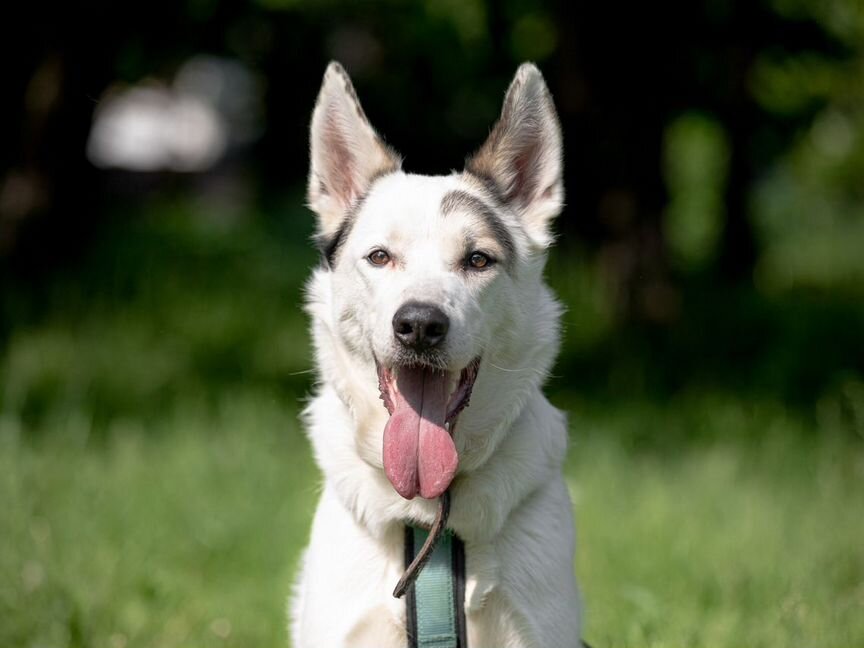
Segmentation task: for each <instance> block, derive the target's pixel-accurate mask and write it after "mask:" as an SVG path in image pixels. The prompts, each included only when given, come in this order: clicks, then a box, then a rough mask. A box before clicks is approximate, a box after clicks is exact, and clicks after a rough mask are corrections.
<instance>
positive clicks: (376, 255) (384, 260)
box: [366, 250, 390, 266]
mask: <svg viewBox="0 0 864 648" xmlns="http://www.w3.org/2000/svg"><path fill="white" fill-rule="evenodd" d="M366 258H367V259H369V263H371V264H372V265H376V266H383V265H387V264H388V263H389V262H390V255H389V254H387V253H386V252H385V251H384V250H373V251H372V252H371V254H369V256H367V257H366Z"/></svg>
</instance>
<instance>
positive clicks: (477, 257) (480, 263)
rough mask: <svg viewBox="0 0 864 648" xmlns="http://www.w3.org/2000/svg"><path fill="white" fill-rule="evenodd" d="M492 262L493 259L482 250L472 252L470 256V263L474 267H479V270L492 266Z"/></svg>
mask: <svg viewBox="0 0 864 648" xmlns="http://www.w3.org/2000/svg"><path fill="white" fill-rule="evenodd" d="M492 263H493V262H492V259H490V258H489V257H488V256H486V255H485V254H483V253H482V252H472V253H471V254H470V255H469V256H468V265H469V266H471V267H472V268H477V269H478V270H480V269H482V268H485V267H487V266H490V265H492Z"/></svg>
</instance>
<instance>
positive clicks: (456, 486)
mask: <svg viewBox="0 0 864 648" xmlns="http://www.w3.org/2000/svg"><path fill="white" fill-rule="evenodd" d="M562 198H563V185H562V160H561V132H560V128H559V124H558V119H557V115H556V113H555V108H554V105H553V103H552V98H551V96H550V94H549V91H548V90H547V88H546V84H545V82H544V80H543V76H542V75H541V74H540V72H539V70H538V69H537V68H536V67H535V66H533V65H531V64H524V65H522V66H521V67H520V68H519V70H518V72H517V73H516V76H515V78H514V80H513V82H512V84H511V86H510V88H509V90H508V91H507V95H506V97H505V100H504V107H503V110H502V113H501V117H500V120H499V121H498V123H497V124H496V125H495V127H494V129H493V130H492V132H491V134H490V135H489V138H488V140H487V141H486V143H485V144H484V145H483V146H482V148H480V150H479V152H477V153H476V154H475V155H474V156H473V157H472V158H470V159H469V160H468V161H467V163H466V166H465V170H464V171H463V172H462V173H456V172H454V173H452V174H451V175H448V176H420V175H412V174H408V173H405V172H403V171H402V170H401V160H400V158H399V157H398V156H397V155H396V153H395V152H394V151H393V150H392V149H390V148H389V147H388V146H386V145H385V144H384V142H383V141H382V140H381V138H380V137H379V136H378V134H377V133H376V132H375V130H374V129H373V128H372V126H371V125H370V124H369V122H368V120H367V119H366V116H365V114H364V112H363V110H362V108H361V107H360V104H359V103H358V100H357V96H356V95H355V93H354V89H353V87H352V85H351V81H350V80H349V78H348V76H347V75H346V73H345V71H344V70H343V69H342V67H341V66H340V65H338V64H337V63H331V64H330V66H329V67H328V68H327V71H326V73H325V75H324V81H323V84H322V86H321V91H320V94H319V96H318V101H317V104H316V105H315V111H314V114H313V116H312V125H311V170H310V174H309V186H308V199H309V205H310V207H311V208H312V210H313V211H314V212H315V213H316V214H317V217H318V240H319V243H320V245H321V249H322V254H323V256H324V260H323V263H322V267H320V268H318V269H317V270H315V272H314V274H313V276H312V278H311V280H310V281H309V284H308V304H307V310H308V313H309V315H310V316H311V319H312V330H313V336H314V343H315V356H316V362H317V366H318V371H319V377H320V382H319V385H318V387H317V390H316V394H315V396H314V398H313V400H312V401H311V403H310V404H309V406H308V408H307V409H306V411H305V420H306V424H307V426H308V432H309V437H310V439H311V442H312V445H313V448H314V452H315V457H316V459H317V462H318V464H319V466H320V468H321V470H322V472H323V475H324V488H323V492H322V494H321V500H320V502H319V504H318V509H317V512H316V514H315V520H314V523H313V527H312V533H311V541H310V544H309V547H308V548H307V550H306V552H305V554H304V557H303V560H302V568H301V573H300V575H299V578H298V582H297V584H296V589H295V595H294V599H293V602H292V605H291V618H292V622H291V630H292V634H293V641H294V646H295V648H339V647H348V648H405V646H406V645H407V644H406V610H405V602H404V601H403V600H399V599H395V598H393V596H392V594H391V592H392V590H393V585H394V584H395V583H396V581H397V580H398V579H399V577H400V575H401V574H402V572H403V569H404V567H405V565H404V562H403V561H404V552H403V538H404V528H405V524H406V522H413V523H419V524H425V525H429V524H431V522H432V520H433V518H434V517H435V514H436V510H437V508H436V507H437V505H436V498H438V496H440V495H441V494H442V493H443V492H444V491H445V490H448V489H449V493H450V495H451V496H452V508H451V514H450V518H449V523H448V527H449V528H450V529H452V530H453V532H454V533H456V534H457V535H458V536H459V537H461V539H462V540H463V542H464V547H465V557H466V569H465V573H466V580H467V585H466V592H465V616H466V619H467V636H468V644H469V646H470V647H471V648H517V647H519V648H522V647H529V646H530V647H534V648H571V647H576V646H579V645H580V641H579V637H580V630H581V613H580V607H579V596H578V591H577V587H576V582H575V577H574V569H573V554H574V529H573V518H572V505H571V502H570V497H569V495H568V492H567V487H566V485H565V481H564V478H563V476H562V472H561V466H562V462H563V460H564V456H565V452H566V446H567V425H566V421H565V417H564V415H563V414H562V413H561V412H560V411H558V410H556V409H555V408H554V407H552V405H550V404H549V402H548V401H547V400H546V398H545V397H544V396H543V394H542V392H541V385H542V383H543V382H544V379H545V378H546V376H547V375H548V372H549V370H550V368H551V366H552V362H553V360H554V357H555V355H556V352H557V349H558V337H559V318H560V315H561V306H560V305H559V304H558V302H556V300H555V299H554V297H553V296H552V294H551V292H550V290H549V288H548V287H547V286H546V285H545V283H544V281H543V268H544V264H545V261H546V254H547V253H546V250H547V248H548V246H549V245H550V243H551V241H552V235H551V233H550V224H551V221H552V219H553V218H554V217H555V216H556V215H557V214H558V212H559V211H560V210H561V206H562ZM469 396H470V406H468V398H469ZM382 400H383V401H384V403H383V404H382ZM457 414H458V425H455V420H456V415H457Z"/></svg>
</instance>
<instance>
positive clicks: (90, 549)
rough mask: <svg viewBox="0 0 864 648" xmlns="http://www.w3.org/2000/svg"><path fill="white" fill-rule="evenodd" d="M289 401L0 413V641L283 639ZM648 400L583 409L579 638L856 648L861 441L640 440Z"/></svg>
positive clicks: (294, 467)
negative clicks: (43, 428) (139, 416)
mask: <svg viewBox="0 0 864 648" xmlns="http://www.w3.org/2000/svg"><path fill="white" fill-rule="evenodd" d="M295 413H296V410H295V408H294V404H293V403H283V402H281V401H280V399H279V398H277V397H272V396H265V395H263V394H243V393H241V394H238V395H235V396H234V397H233V398H230V399H227V398H226V401H225V403H224V404H223V405H221V406H219V407H217V408H216V409H215V410H214V411H208V410H207V409H206V408H201V407H197V406H190V407H189V408H188V409H186V410H179V411H175V412H172V413H168V414H166V415H165V417H164V418H163V419H162V420H161V421H160V422H159V423H158V424H154V425H151V426H143V425H140V424H137V423H135V422H134V421H126V422H118V423H116V424H115V426H114V427H112V428H111V429H110V430H109V435H108V438H107V440H103V439H100V438H95V439H94V438H93V437H92V436H90V435H89V434H88V425H89V423H88V421H87V420H86V419H85V418H81V419H79V420H72V421H68V422H67V423H65V424H64V429H63V430H62V431H61V432H62V433H57V432H56V431H55V433H54V434H53V435H49V436H42V437H40V438H38V439H36V440H35V441H31V440H28V439H25V438H23V437H22V436H21V433H20V432H21V431H20V428H18V427H17V426H16V423H15V421H14V420H11V419H6V420H4V421H3V422H2V426H0V475H2V477H0V501H2V502H3V503H4V506H3V514H2V517H0V645H3V646H22V647H24V646H97V647H98V646H109V647H112V648H117V647H120V646H129V647H130V648H133V647H137V646H160V647H164V648H171V647H174V646H177V647H181V646H238V647H239V646H282V645H287V636H286V632H285V629H284V627H285V611H284V608H285V601H286V597H287V595H288V593H289V589H290V582H291V576H292V572H293V569H294V567H295V564H296V559H297V556H298V552H299V551H300V549H301V547H302V545H303V543H304V540H305V537H306V533H307V529H308V526H309V522H310V517H311V514H312V511H313V507H314V502H315V497H316V489H317V484H318V476H317V473H316V470H315V468H314V467H313V465H312V461H311V458H310V456H309V450H308V447H307V444H306V442H305V440H304V439H303V437H302V435H301V433H300V431H299V427H298V424H297V422H296V419H295ZM706 414H707V412H706ZM720 414H721V415H722V412H721V413H720ZM644 415H645V412H644V411H643V409H642V408H640V407H632V408H626V412H625V414H621V413H618V414H617V415H616V416H615V417H614V418H610V417H603V416H597V415H588V416H581V417H580V416H578V415H577V416H576V417H575V419H574V427H575V428H577V429H576V430H574V442H573V448H572V452H571V457H570V461H569V463H568V477H569V481H570V484H571V488H572V490H573V493H574V497H575V502H576V504H575V507H576V513H577V517H578V521H579V530H580V553H579V562H578V568H577V571H578V573H579V576H580V578H581V581H582V587H583V591H584V594H585V598H586V601H587V629H586V637H587V638H588V639H589V640H590V641H591V642H592V644H593V645H596V646H610V647H612V646H634V647H638V646H718V647H720V646H729V647H730V648H731V647H736V646H743V645H746V646H813V645H818V646H822V647H828V646H837V647H838V648H840V647H848V646H856V645H862V642H864V544H862V538H864V515H862V514H861V513H862V511H864V449H862V447H861V444H860V443H858V442H850V441H849V439H848V438H845V439H844V438H843V437H839V438H832V439H822V440H819V441H814V440H813V439H812V438H808V437H802V436H801V435H800V434H799V430H798V429H797V427H798V425H799V422H798V421H794V420H791V421H787V423H788V425H789V426H790V427H791V428H792V429H791V430H789V431H788V432H789V433H788V434H781V432H783V430H782V428H778V427H777V424H778V423H783V421H773V423H774V424H775V425H774V429H775V433H773V434H772V435H771V436H770V437H768V438H765V439H763V440H762V441H761V442H758V443H757V442H743V441H741V440H733V441H730V442H723V441H718V442H711V443H702V444H697V445H693V446H692V447H684V448H683V449H669V448H666V449H656V448H651V449H636V448H634V447H633V446H632V445H631V444H629V443H627V442H626V441H625V440H626V439H627V438H628V436H627V435H626V433H624V432H622V429H623V428H622V425H621V421H622V419H623V420H629V421H630V422H631V423H634V424H635V423H636V422H637V421H638V420H640V419H641V418H642V417H643V416H644ZM674 415H675V412H674V411H673V412H671V414H670V413H669V412H667V416H674ZM766 422H767V423H772V421H763V420H753V421H752V424H754V425H761V424H762V423H766Z"/></svg>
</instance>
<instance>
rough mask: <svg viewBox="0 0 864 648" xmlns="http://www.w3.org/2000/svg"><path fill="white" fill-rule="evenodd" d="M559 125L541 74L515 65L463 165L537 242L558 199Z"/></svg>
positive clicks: (543, 239)
mask: <svg viewBox="0 0 864 648" xmlns="http://www.w3.org/2000/svg"><path fill="white" fill-rule="evenodd" d="M561 149H562V146H561V127H560V125H559V123H558V115H557V114H556V112H555V105H554V104H553V103H552V96H551V95H550V94H549V90H548V88H547V87H546V82H545V81H544V80H543V75H542V74H541V73H540V70H538V69H537V67H536V66H535V65H533V64H532V63H523V64H522V65H521V66H519V69H518V70H517V72H516V76H515V77H514V79H513V82H512V83H511V84H510V88H509V89H508V90H507V95H506V96H505V98H504V107H503V108H502V110H501V117H500V118H499V119H498V123H497V124H495V126H494V128H493V129H492V132H491V133H490V134H489V137H488V138H487V140H486V142H485V143H484V144H483V146H482V147H481V148H480V150H479V151H478V152H477V153H476V154H475V155H474V156H473V157H471V158H469V159H468V161H467V162H466V165H465V170H466V171H468V172H470V173H473V174H474V175H477V176H480V177H481V178H483V179H486V180H491V181H492V183H493V184H494V186H495V187H496V188H497V191H498V193H499V194H500V195H501V196H502V197H503V199H504V200H505V201H506V202H507V203H508V204H509V205H511V206H512V207H513V208H514V209H515V210H516V212H517V213H518V214H519V216H520V217H521V219H522V222H523V225H524V227H525V230H526V231H527V232H528V235H529V236H530V237H531V239H532V240H533V241H534V242H535V243H536V244H537V245H539V246H543V247H545V246H547V245H549V243H551V241H552V235H551V232H550V228H549V224H550V221H551V220H552V218H554V217H555V216H557V215H558V213H559V212H560V211H561V207H562V204H563V200H564V182H563V178H562V172H563V162H562V159H561Z"/></svg>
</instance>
